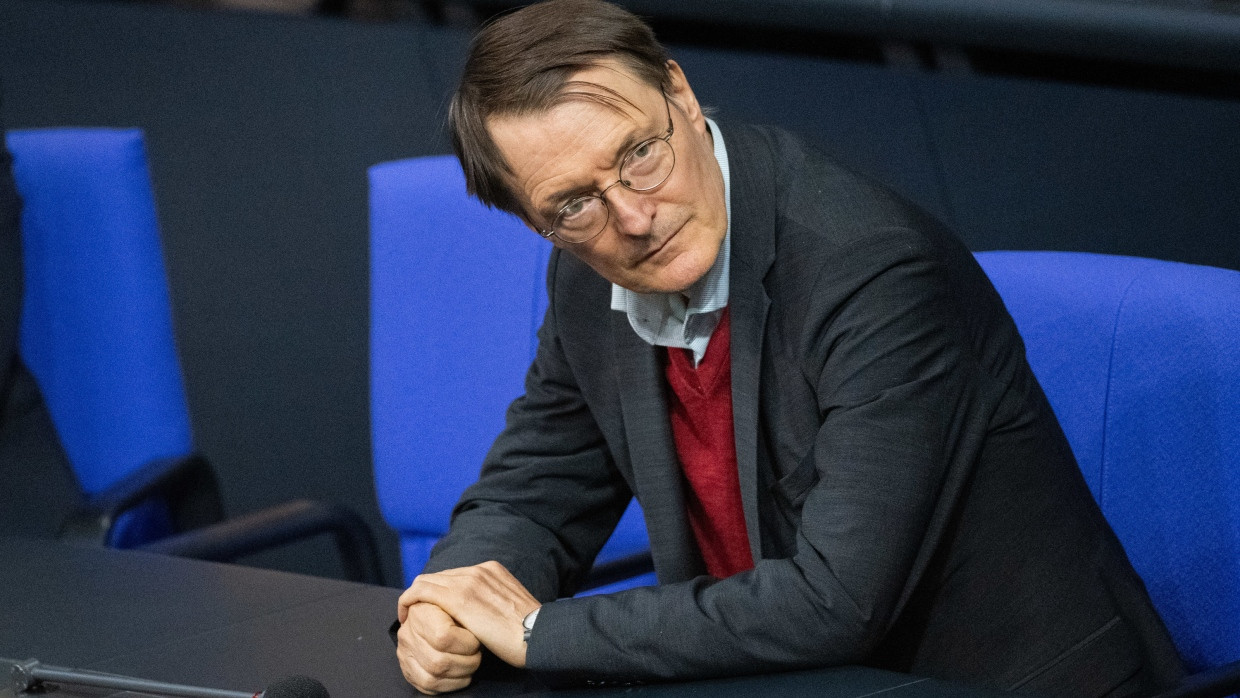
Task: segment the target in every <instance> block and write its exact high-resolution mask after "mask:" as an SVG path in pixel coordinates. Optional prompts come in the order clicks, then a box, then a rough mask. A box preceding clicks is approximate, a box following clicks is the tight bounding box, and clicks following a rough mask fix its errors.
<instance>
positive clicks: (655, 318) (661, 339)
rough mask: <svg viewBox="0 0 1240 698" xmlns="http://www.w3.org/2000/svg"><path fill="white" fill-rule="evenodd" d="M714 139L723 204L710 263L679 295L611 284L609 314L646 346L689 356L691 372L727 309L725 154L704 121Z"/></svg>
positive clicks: (728, 185) (728, 202) (714, 131)
mask: <svg viewBox="0 0 1240 698" xmlns="http://www.w3.org/2000/svg"><path fill="white" fill-rule="evenodd" d="M706 124H707V125H708V126H709V127H710V132H711V135H712V136H713V137H714V146H715V160H716V161H717V162H718V163H719V170H720V171H721V172H722V173H723V201H724V205H725V207H726V213H727V221H728V227H727V231H726V232H725V233H724V236H723V244H722V245H721V246H720V248H719V255H718V256H717V257H716V258H715V263H714V264H713V265H712V266H711V268H710V270H709V271H707V272H706V274H705V275H704V276H703V277H702V278H701V279H698V280H697V281H696V282H695V283H694V284H693V285H692V286H690V287H689V288H687V289H686V290H685V291H684V292H683V293H637V292H634V291H630V290H628V289H627V288H623V287H621V286H617V285H615V284H612V286H611V309H612V310H618V311H620V312H623V313H625V314H627V315H628V317H629V325H630V326H632V328H633V331H634V332H636V333H637V336H638V337H641V338H642V340H643V341H645V342H646V343H647V344H651V345H653V346H659V347H676V348H679V349H690V350H692V351H693V365H694V366H696V365H698V364H699V363H700V362H701V361H702V357H703V356H705V355H706V346H707V345H708V344H709V343H710V336H711V334H712V333H714V331H715V326H716V325H718V324H719V318H720V316H722V315H723V309H724V308H725V307H726V306H727V305H728V272H729V266H730V265H729V262H730V259H731V256H732V186H731V177H730V176H729V173H728V151H727V148H726V147H725V146H724V144H723V135H722V134H721V133H720V131H719V126H718V125H717V124H716V123H715V122H714V121H713V120H711V119H706Z"/></svg>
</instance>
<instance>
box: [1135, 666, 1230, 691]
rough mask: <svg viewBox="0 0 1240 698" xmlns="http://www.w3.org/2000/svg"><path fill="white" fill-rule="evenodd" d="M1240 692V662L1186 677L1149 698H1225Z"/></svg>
mask: <svg viewBox="0 0 1240 698" xmlns="http://www.w3.org/2000/svg"><path fill="white" fill-rule="evenodd" d="M1237 692H1240V661H1235V662H1231V663H1230V664H1224V665H1222V666H1218V667H1215V668H1213V669H1206V670H1205V671H1202V672H1198V673H1196V674H1192V675H1190V676H1185V677H1184V678H1183V679H1181V680H1180V682H1179V683H1178V684H1176V685H1175V686H1172V687H1171V688H1167V689H1164V690H1162V691H1159V692H1157V693H1154V694H1153V695H1151V696H1149V698H1224V696H1230V695H1232V694H1233V693H1237Z"/></svg>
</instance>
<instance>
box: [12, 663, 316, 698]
mask: <svg viewBox="0 0 1240 698" xmlns="http://www.w3.org/2000/svg"><path fill="white" fill-rule="evenodd" d="M5 664H8V665H9V666H10V667H11V668H10V670H9V674H10V677H11V678H12V683H11V686H12V687H13V690H14V691H15V692H16V693H17V695H19V696H20V695H27V694H26V691H36V692H38V691H41V690H42V689H43V682H44V681H51V682H56V683H67V684H73V685H77V686H90V687H93V688H112V689H118V690H122V691H134V692H137V693H154V694H157V695H165V696H176V697H178V698H331V696H329V695H328V693H327V689H326V688H324V687H323V684H321V683H319V682H318V681H315V680H314V679H312V678H310V677H309V676H300V675H297V676H288V677H285V678H282V679H279V680H278V681H275V682H273V683H272V684H271V685H269V686H267V688H265V689H263V690H262V691H261V692H259V693H248V692H243V691H225V690H222V689H218V688H206V687H202V686H186V685H182V684H175V683H166V682H163V681H150V680H148V679H139V678H134V677H132V676H121V675H120V674H106V673H103V672H101V671H89V670H85V669H69V668H66V667H58V666H51V665H48V664H43V663H41V662H39V660H37V659H28V660H26V661H24V662H22V661H17V660H14V659H4V658H2V657H0V666H3V665H5Z"/></svg>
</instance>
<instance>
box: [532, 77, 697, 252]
mask: <svg viewBox="0 0 1240 698" xmlns="http://www.w3.org/2000/svg"><path fill="white" fill-rule="evenodd" d="M663 106H664V108H665V109H666V110H667V133H665V134H664V135H662V136H657V137H655V138H647V139H646V140H644V141H642V142H641V143H638V144H637V145H635V146H633V147H632V148H631V149H630V150H629V152H628V153H625V155H624V159H623V160H621V161H620V169H619V172H618V174H619V179H617V180H616V181H615V182H612V183H611V184H609V185H607V186H606V187H604V188H603V189H601V190H600V191H599V192H598V193H597V194H586V195H584V196H578V197H575V198H573V199H572V200H570V201H569V202H568V203H566V204H564V206H563V207H561V208H560V210H559V211H558V212H557V213H556V216H555V220H554V221H553V222H552V224H551V227H550V228H549V229H547V230H540V231H538V232H539V234H540V235H542V236H543V237H544V238H550V237H552V236H555V237H557V238H559V239H560V240H563V241H564V242H567V243H569V244H577V243H582V242H587V241H589V240H592V239H594V238H595V237H597V236H598V234H599V233H601V232H603V229H604V228H606V227H607V221H608V220H609V219H610V217H611V208H610V207H609V206H608V205H607V199H605V198H603V195H604V194H606V193H607V192H608V190H610V189H611V188H612V187H614V186H616V185H617V184H619V185H621V186H623V187H624V188H625V189H628V190H629V191H635V192H648V191H651V190H652V189H655V188H657V187H659V186H660V185H662V184H663V183H664V182H666V181H667V178H668V177H670V176H672V170H673V169H674V168H675V167H676V151H675V149H673V148H672V143H671V139H672V134H673V133H675V124H674V123H673V122H672V108H671V105H670V104H669V103H668V100H667V95H666V94H664V95H663Z"/></svg>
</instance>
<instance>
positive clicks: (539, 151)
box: [487, 62, 666, 212]
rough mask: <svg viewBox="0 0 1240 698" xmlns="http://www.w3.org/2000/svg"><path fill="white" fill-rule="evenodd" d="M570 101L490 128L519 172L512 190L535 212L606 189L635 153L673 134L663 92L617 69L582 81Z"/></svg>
mask: <svg viewBox="0 0 1240 698" xmlns="http://www.w3.org/2000/svg"><path fill="white" fill-rule="evenodd" d="M565 95H566V96H565V98H563V99H561V100H560V101H559V102H558V103H556V104H555V105H553V106H551V107H550V108H548V109H546V110H543V111H538V112H533V113H530V114H521V115H500V116H495V117H492V118H491V119H490V120H489V121H488V123H487V128H488V131H489V132H490V134H491V137H492V139H494V141H495V144H496V145H497V146H498V147H499V149H500V152H501V153H502V154H503V156H504V160H505V161H506V162H507V163H508V165H509V167H510V168H511V169H512V181H511V182H510V186H511V187H512V189H513V192H514V193H515V194H516V195H517V196H518V197H519V198H521V199H522V200H523V201H524V203H525V207H526V209H527V210H529V211H531V212H544V211H545V209H546V208H547V207H549V206H554V205H556V204H557V203H562V202H559V201H557V197H558V196H559V195H562V194H564V193H565V192H567V191H577V190H588V189H592V188H594V187H596V186H598V185H600V184H606V183H607V182H604V181H603V180H605V179H606V178H608V177H614V171H615V169H616V167H618V166H619V164H620V158H621V157H622V156H623V154H624V153H625V152H626V151H627V149H628V148H629V147H631V146H633V145H636V143H637V142H638V141H640V140H643V139H645V138H649V137H651V136H653V135H658V134H656V133H654V132H653V131H655V130H658V131H661V130H662V129H663V128H665V127H666V124H663V123H662V122H663V121H664V120H665V119H666V117H665V116H664V114H665V109H664V107H663V99H662V93H661V92H660V91H659V90H658V89H657V88H655V87H652V86H650V85H649V84H647V83H645V82H643V81H642V80H641V79H640V78H638V77H636V76H634V75H633V74H632V73H630V72H629V71H627V70H626V69H625V68H623V67H621V66H619V65H618V64H616V63H614V62H608V63H604V64H601V65H599V66H596V67H592V68H588V69H586V70H582V71H580V72H578V73H576V74H574V75H573V76H572V78H571V79H570V80H569V81H568V83H567V84H566V88H565ZM656 122H657V123H656ZM656 125H657V128H656Z"/></svg>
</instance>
